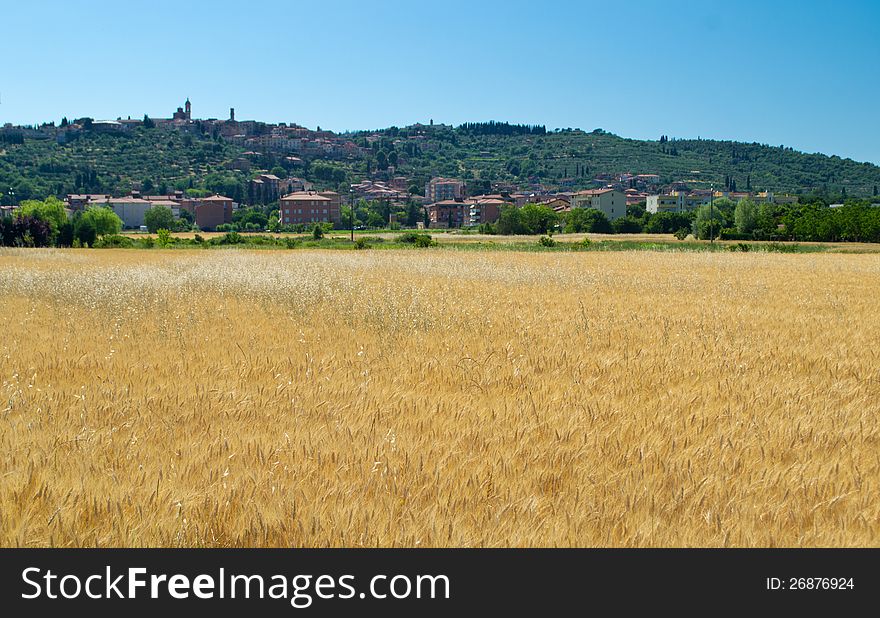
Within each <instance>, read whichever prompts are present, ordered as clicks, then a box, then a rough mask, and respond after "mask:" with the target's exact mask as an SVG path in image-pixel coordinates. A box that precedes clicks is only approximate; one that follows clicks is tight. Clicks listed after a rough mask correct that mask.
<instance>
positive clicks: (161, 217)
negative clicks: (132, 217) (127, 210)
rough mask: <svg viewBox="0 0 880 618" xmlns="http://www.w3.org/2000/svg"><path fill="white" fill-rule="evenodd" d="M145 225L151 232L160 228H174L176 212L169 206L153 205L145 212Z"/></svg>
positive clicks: (153, 232)
mask: <svg viewBox="0 0 880 618" xmlns="http://www.w3.org/2000/svg"><path fill="white" fill-rule="evenodd" d="M144 225H146V226H147V229H148V230H149V231H150V233H151V234H155V233H156V232H157V231H158V230H160V229H166V230H170V229H173V228H174V213H172V212H171V209H170V208H168V207H167V206H153V207H152V208H150V209H148V210H147V211H146V212H145V213H144Z"/></svg>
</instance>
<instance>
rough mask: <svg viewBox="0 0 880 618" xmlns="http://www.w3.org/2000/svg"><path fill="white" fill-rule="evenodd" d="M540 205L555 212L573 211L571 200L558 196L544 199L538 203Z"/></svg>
mask: <svg viewBox="0 0 880 618" xmlns="http://www.w3.org/2000/svg"><path fill="white" fill-rule="evenodd" d="M538 205H539V206H546V207H547V208H552V209H553V210H554V211H555V212H568V211H569V210H571V201H570V199H569V198H566V197H562V196H558V195H557V196H554V197H549V198H546V199H543V200H541V201H540V202H538Z"/></svg>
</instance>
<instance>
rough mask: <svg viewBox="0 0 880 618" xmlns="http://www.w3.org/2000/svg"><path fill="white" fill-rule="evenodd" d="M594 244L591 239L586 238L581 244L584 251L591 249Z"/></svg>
mask: <svg viewBox="0 0 880 618" xmlns="http://www.w3.org/2000/svg"><path fill="white" fill-rule="evenodd" d="M592 244H593V241H591V240H590V239H589V238H584V239H583V240H582V241H581V242H580V245H581V247H583V248H584V249H589V248H590V245H592Z"/></svg>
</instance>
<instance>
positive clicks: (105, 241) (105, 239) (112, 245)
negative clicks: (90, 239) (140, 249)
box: [93, 234, 135, 249]
mask: <svg viewBox="0 0 880 618" xmlns="http://www.w3.org/2000/svg"><path fill="white" fill-rule="evenodd" d="M134 244H135V243H134V241H133V240H132V239H131V238H129V237H128V236H122V235H121V234H108V235H107V236H101V237H100V238H98V239H97V240H95V244H94V245H93V246H94V248H95V249H129V248H131V247H134Z"/></svg>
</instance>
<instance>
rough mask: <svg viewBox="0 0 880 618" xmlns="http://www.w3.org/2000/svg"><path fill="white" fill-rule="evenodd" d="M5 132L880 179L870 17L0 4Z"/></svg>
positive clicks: (569, 7)
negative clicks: (797, 164)
mask: <svg viewBox="0 0 880 618" xmlns="http://www.w3.org/2000/svg"><path fill="white" fill-rule="evenodd" d="M0 14H2V21H3V22H4V27H3V28H2V29H0V97H2V100H0V123H3V122H13V123H27V124H31V123H35V122H43V121H47V120H55V121H56V122H57V121H59V120H60V119H61V117H62V116H68V117H70V118H73V117H79V116H92V117H94V118H116V117H118V116H122V117H127V116H132V117H141V116H143V114H144V113H147V114H149V115H150V116H153V117H167V116H170V114H171V112H173V111H174V109H175V108H176V107H177V106H178V105H182V104H183V101H184V99H185V98H186V97H187V96H189V97H190V99H191V100H192V103H193V115H194V116H196V117H200V118H209V117H215V118H225V117H226V116H227V115H228V112H229V108H230V107H235V108H236V116H237V117H238V119H242V120H243V119H258V120H267V121H286V122H296V123H299V124H302V125H305V126H308V127H313V128H314V127H315V126H321V127H322V128H328V129H333V130H346V129H362V128H378V127H385V126H390V125H398V126H403V125H406V124H410V123H412V122H416V121H423V122H426V121H427V120H429V119H431V118H433V119H434V120H435V122H445V123H455V124H457V123H460V122H465V121H481V120H507V121H511V122H526V123H535V124H545V125H547V127H548V128H555V127H580V128H584V129H588V130H589V129H594V128H599V127H601V128H603V129H605V130H608V131H611V132H613V133H617V134H619V135H623V136H626V137H636V138H650V139H657V138H658V137H659V136H660V135H661V134H666V135H669V136H672V137H697V136H701V137H704V138H717V139H739V140H743V141H756V142H761V143H768V144H772V145H780V144H784V145H786V146H793V147H795V148H798V149H800V150H805V151H807V152H823V153H826V154H838V155H840V156H842V157H851V158H853V159H856V160H859V161H872V162H874V163H880V35H878V32H880V2H878V1H877V0H862V1H855V0H837V1H835V2H826V1H825V0H819V1H813V0H811V1H810V2H794V1H787V0H778V1H774V0H766V1H764V2H761V1H751V0H744V1H741V2H734V1H727V2H714V1H711V0H706V1H703V2H683V1H668V2H660V1H651V0H641V1H637V0H636V1H630V2H625V3H619V4H618V5H615V4H614V3H611V2H607V1H606V2H593V1H574V0H572V1H557V0H543V1H541V2H519V1H516V0H513V1H507V2H496V1H485V2H481V1H479V0H470V1H469V2H460V1H458V0H446V1H443V2H435V1H433V0H429V1H418V2H416V1H413V2H396V1H388V2H383V1H381V0H376V1H374V2H349V1H339V2H335V1H331V0H326V1H324V2H315V1H314V0H312V1H310V2H295V1H288V2H282V1H268V2H258V3H246V2H240V1H238V2H226V1H216V2H210V3H208V2H197V1H192V2H184V1H181V2H166V1H164V0H157V1H154V2H150V3H123V2H112V3H111V2H103V1H94V2H89V1H82V2H76V3H71V2H49V1H41V0H34V1H32V2H27V3H25V2H14V3H13V2H8V3H5V4H4V7H3V8H2V11H0Z"/></svg>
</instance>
